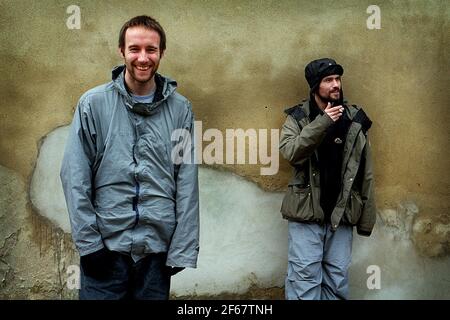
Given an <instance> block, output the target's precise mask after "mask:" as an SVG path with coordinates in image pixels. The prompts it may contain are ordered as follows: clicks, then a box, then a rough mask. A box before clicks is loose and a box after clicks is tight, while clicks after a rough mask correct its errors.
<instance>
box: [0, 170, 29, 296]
mask: <svg viewBox="0 0 450 320" xmlns="http://www.w3.org/2000/svg"><path fill="white" fill-rule="evenodd" d="M0 181H1V184H0V226H1V228H0V289H1V290H0V299H2V298H3V297H5V296H4V294H5V293H4V292H5V291H4V290H6V289H5V288H6V287H7V286H11V285H12V283H13V281H14V277H15V272H16V269H17V266H16V264H15V261H14V260H15V259H14V250H15V249H16V246H17V243H18V241H19V235H20V231H21V228H23V227H24V221H25V220H24V215H25V213H26V209H25V208H26V197H25V196H26V191H25V184H24V182H23V181H22V178H21V177H20V176H19V175H18V174H16V173H15V172H14V171H12V170H10V169H7V168H5V167H3V166H0Z"/></svg>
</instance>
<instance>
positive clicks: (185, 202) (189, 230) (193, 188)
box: [166, 104, 199, 268]
mask: <svg viewBox="0 0 450 320" xmlns="http://www.w3.org/2000/svg"><path fill="white" fill-rule="evenodd" d="M184 128H185V129H186V130H187V131H188V132H189V134H188V136H190V140H189V139H187V140H185V141H187V142H189V143H186V144H185V145H184V146H183V152H189V153H190V157H188V158H187V160H186V161H185V160H183V161H182V163H181V164H179V167H178V174H177V176H176V188H177V189H176V228H175V231H174V234H173V236H172V240H171V243H170V247H169V251H168V255H167V262H166V264H167V265H168V266H172V267H190V268H196V267H197V257H198V252H199V188H198V167H197V164H196V161H195V146H194V116H193V114H192V111H191V109H190V104H189V112H188V115H187V117H186V120H185V123H184Z"/></svg>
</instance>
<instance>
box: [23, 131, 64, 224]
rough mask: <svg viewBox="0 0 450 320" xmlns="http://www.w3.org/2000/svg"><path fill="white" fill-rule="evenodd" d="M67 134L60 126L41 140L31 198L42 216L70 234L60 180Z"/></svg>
mask: <svg viewBox="0 0 450 320" xmlns="http://www.w3.org/2000/svg"><path fill="white" fill-rule="evenodd" d="M68 133H69V127H68V126H65V127H60V128H57V129H55V130H54V131H52V132H51V133H50V134H48V135H47V136H46V137H45V138H44V139H43V142H42V145H41V148H40V150H39V156H38V159H37V161H36V168H35V169H34V172H33V178H32V181H31V188H30V199H31V202H32V203H33V205H34V206H35V207H36V209H37V210H38V211H39V213H40V214H41V215H43V216H44V217H46V218H48V219H49V220H50V221H51V222H52V223H53V224H54V225H56V226H58V227H60V228H61V229H62V230H64V232H67V233H70V221H69V215H68V213H67V208H66V203H65V201H64V193H63V190H62V187H61V180H60V178H59V171H60V169H61V161H62V158H63V155H64V146H65V143H66V139H67V135H68Z"/></svg>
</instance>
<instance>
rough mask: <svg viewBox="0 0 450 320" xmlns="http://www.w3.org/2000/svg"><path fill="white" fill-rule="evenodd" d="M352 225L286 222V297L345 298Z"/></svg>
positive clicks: (291, 298)
mask: <svg viewBox="0 0 450 320" xmlns="http://www.w3.org/2000/svg"><path fill="white" fill-rule="evenodd" d="M352 241H353V227H351V226H349V225H340V226H339V227H338V228H337V230H336V231H335V232H332V231H331V229H330V224H324V225H319V224H316V223H301V222H292V221H289V252H288V260H289V261H288V270H287V275H286V282H285V295H286V299H288V300H297V299H302V300H303V299H305V300H335V299H348V267H349V265H350V262H351V255H352Z"/></svg>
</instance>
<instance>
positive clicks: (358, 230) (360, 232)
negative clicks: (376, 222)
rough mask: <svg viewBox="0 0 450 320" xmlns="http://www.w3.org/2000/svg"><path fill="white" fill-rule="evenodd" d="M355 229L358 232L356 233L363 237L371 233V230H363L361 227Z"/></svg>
mask: <svg viewBox="0 0 450 320" xmlns="http://www.w3.org/2000/svg"><path fill="white" fill-rule="evenodd" d="M356 231H357V232H358V234H359V235H360V236H364V237H369V236H370V235H371V234H372V231H368V230H363V229H359V228H356Z"/></svg>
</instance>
